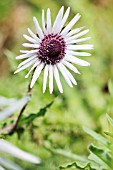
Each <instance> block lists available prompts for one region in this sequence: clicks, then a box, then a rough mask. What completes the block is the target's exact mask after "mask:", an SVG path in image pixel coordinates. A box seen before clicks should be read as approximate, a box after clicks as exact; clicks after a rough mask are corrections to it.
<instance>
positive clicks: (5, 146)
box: [0, 139, 41, 164]
mask: <svg viewBox="0 0 113 170" xmlns="http://www.w3.org/2000/svg"><path fill="white" fill-rule="evenodd" d="M0 146H1V147H0V151H1V152H5V153H8V154H10V155H12V156H15V157H17V158H19V159H21V160H26V161H29V162H32V163H36V164H39V163H40V162H41V160H40V158H38V157H36V156H34V155H32V154H30V153H28V152H25V151H23V150H21V149H19V148H17V147H16V146H15V145H13V144H11V143H9V142H7V141H6V140H3V139H0Z"/></svg>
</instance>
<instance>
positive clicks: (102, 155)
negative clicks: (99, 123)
mask: <svg viewBox="0 0 113 170" xmlns="http://www.w3.org/2000/svg"><path fill="white" fill-rule="evenodd" d="M89 151H90V152H91V153H92V154H94V157H92V160H93V161H96V162H97V163H98V164H100V166H104V167H105V168H107V170H109V169H111V166H112V157H111V155H110V153H109V152H108V151H107V150H106V149H102V148H98V147H96V146H94V145H93V144H90V146H89ZM95 156H96V159H95ZM89 158H90V159H91V157H89Z"/></svg>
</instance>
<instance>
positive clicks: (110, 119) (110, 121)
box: [106, 114, 113, 126]
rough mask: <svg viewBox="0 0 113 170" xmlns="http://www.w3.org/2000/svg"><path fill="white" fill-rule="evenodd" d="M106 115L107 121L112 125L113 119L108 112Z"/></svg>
mask: <svg viewBox="0 0 113 170" xmlns="http://www.w3.org/2000/svg"><path fill="white" fill-rule="evenodd" d="M106 117H107V120H108V121H109V123H110V125H111V126H113V119H112V118H111V117H110V116H109V115H108V114H106Z"/></svg>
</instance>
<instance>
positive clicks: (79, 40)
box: [66, 37, 91, 44]
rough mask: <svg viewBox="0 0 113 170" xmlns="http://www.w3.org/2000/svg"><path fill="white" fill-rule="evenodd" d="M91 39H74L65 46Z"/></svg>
mask: <svg viewBox="0 0 113 170" xmlns="http://www.w3.org/2000/svg"><path fill="white" fill-rule="evenodd" d="M90 39H91V37H87V38H80V39H76V40H71V41H69V42H67V43H66V44H75V43H80V42H84V41H87V40H90Z"/></svg>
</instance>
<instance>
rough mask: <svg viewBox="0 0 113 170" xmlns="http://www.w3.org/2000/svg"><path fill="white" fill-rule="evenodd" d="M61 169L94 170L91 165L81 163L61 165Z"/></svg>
mask: <svg viewBox="0 0 113 170" xmlns="http://www.w3.org/2000/svg"><path fill="white" fill-rule="evenodd" d="M59 168H60V169H67V168H78V169H81V170H82V169H84V170H85V169H86V168H87V169H88V170H92V168H91V166H90V163H89V162H88V163H83V164H81V163H79V162H70V163H67V164H65V165H60V166H59Z"/></svg>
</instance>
